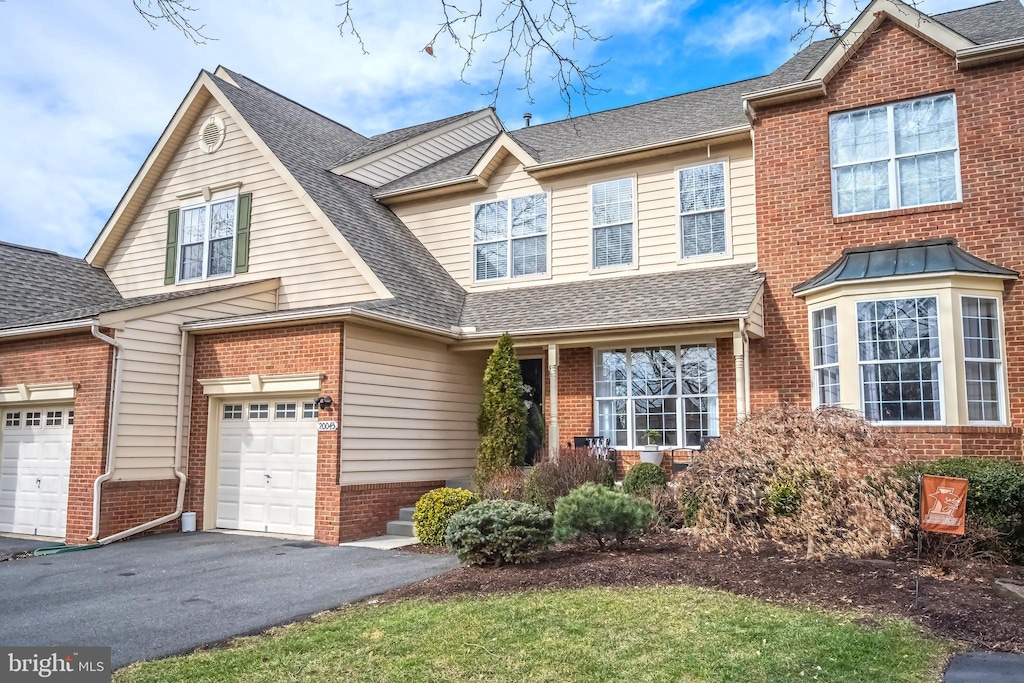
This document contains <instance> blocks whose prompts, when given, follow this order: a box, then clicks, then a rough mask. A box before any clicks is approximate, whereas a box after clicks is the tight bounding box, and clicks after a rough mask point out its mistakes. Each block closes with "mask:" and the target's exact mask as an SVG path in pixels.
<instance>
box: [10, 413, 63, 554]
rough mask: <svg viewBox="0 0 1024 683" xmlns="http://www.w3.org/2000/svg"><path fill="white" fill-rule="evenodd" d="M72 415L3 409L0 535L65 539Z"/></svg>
mask: <svg viewBox="0 0 1024 683" xmlns="http://www.w3.org/2000/svg"><path fill="white" fill-rule="evenodd" d="M74 424H75V411H74V410H71V409H70V408H68V407H62V406H56V407H55V406H47V407H38V408H37V407H32V408H28V409H26V408H16V409H7V410H5V411H4V414H3V423H2V427H0V430H2V437H0V532H7V533H15V534H31V535H35V536H55V537H57V538H63V537H64V532H65V530H66V528H67V517H68V478H69V477H70V475H71V432H72V429H73V426H74Z"/></svg>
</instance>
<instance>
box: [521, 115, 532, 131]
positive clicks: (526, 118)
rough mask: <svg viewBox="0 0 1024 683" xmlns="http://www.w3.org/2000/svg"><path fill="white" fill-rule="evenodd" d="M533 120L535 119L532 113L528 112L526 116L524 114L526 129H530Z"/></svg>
mask: <svg viewBox="0 0 1024 683" xmlns="http://www.w3.org/2000/svg"><path fill="white" fill-rule="evenodd" d="M532 118H533V114H531V113H530V112H526V113H525V114H523V121H526V127H527V128H529V127H530V119H532Z"/></svg>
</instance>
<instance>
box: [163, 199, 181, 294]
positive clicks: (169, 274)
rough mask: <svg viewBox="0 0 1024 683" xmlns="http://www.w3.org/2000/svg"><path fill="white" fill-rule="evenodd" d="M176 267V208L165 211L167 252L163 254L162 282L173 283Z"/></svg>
mask: <svg viewBox="0 0 1024 683" xmlns="http://www.w3.org/2000/svg"><path fill="white" fill-rule="evenodd" d="M177 268H178V210H177V209H172V210H170V211H168V212H167V253H166V254H165V255H164V284H165V285H173V284H174V273H175V270H177Z"/></svg>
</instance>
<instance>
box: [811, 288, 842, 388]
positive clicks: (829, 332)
mask: <svg viewBox="0 0 1024 683" xmlns="http://www.w3.org/2000/svg"><path fill="white" fill-rule="evenodd" d="M811 370H812V373H813V378H814V405H815V406H837V405H839V334H838V325H837V320H836V307H835V306H829V307H828V308H822V309H819V310H817V311H813V312H812V313H811Z"/></svg>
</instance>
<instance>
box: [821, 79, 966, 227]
mask: <svg viewBox="0 0 1024 683" xmlns="http://www.w3.org/2000/svg"><path fill="white" fill-rule="evenodd" d="M956 126H957V124H956V97H955V96H954V95H953V94H944V95H937V96H934V97H925V98H921V99H917V100H910V101H908V102H898V103H895V104H886V105H882V106H879V107H872V108H870V109H858V110H856V111H851V112H842V113H838V114H832V115H831V116H829V140H830V143H831V144H830V146H831V162H832V206H833V212H834V213H835V215H837V216H842V215H847V214H856V213H866V212H870V211H884V210H888V209H898V208H903V207H912V206H925V205H928V204H941V203H945V202H955V201H959V199H960V152H959V141H958V138H957V129H956Z"/></svg>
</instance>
